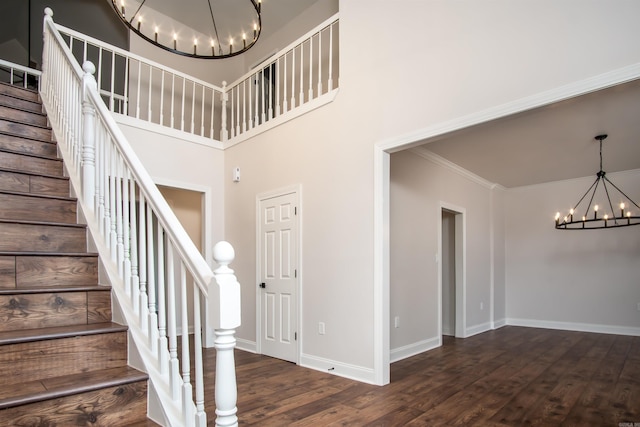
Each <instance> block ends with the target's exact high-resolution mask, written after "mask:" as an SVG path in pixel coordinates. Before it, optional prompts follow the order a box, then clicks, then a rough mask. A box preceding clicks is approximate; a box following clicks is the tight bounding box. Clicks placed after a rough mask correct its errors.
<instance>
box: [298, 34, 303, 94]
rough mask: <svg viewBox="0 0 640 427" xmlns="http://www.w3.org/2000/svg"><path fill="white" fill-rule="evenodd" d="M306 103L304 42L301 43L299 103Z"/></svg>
mask: <svg viewBox="0 0 640 427" xmlns="http://www.w3.org/2000/svg"><path fill="white" fill-rule="evenodd" d="M302 104H304V42H302V43H300V99H299V100H298V105H302Z"/></svg>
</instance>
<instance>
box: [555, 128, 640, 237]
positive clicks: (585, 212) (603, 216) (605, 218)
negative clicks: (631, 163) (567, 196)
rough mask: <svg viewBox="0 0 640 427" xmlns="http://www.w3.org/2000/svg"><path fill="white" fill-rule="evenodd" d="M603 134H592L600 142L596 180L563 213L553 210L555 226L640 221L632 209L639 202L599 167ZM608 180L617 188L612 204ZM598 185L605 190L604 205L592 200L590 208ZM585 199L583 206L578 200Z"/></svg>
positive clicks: (567, 227) (608, 225) (582, 226)
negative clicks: (571, 206)
mask: <svg viewBox="0 0 640 427" xmlns="http://www.w3.org/2000/svg"><path fill="white" fill-rule="evenodd" d="M606 138H607V135H598V136H596V137H595V139H596V140H597V141H598V142H599V143H600V170H599V171H598V173H597V174H596V180H595V182H594V183H593V184H591V187H589V189H588V190H587V191H586V193H584V195H583V196H582V197H581V198H580V200H579V201H578V203H576V204H575V206H574V207H573V208H571V209H570V210H569V213H568V214H567V215H565V216H562V215H560V212H558V213H556V229H558V230H594V229H600V228H615V227H628V226H631V225H638V224H640V216H639V215H638V214H635V213H634V212H633V209H634V208H633V207H634V206H635V208H636V209H638V210H640V206H638V204H637V203H636V202H634V201H633V200H632V199H631V198H630V197H629V196H627V195H626V194H625V193H624V192H623V191H622V190H621V189H620V188H618V187H617V186H616V185H615V184H614V183H613V182H611V181H610V180H609V178H607V174H606V172H605V171H604V170H602V141H604V140H605V139H606ZM600 184H602V185H600ZM607 184H610V186H611V187H613V189H615V190H616V191H617V193H614V197H618V199H619V200H616V205H615V208H614V205H613V203H612V202H611V193H612V192H613V189H611V192H610V191H609V190H610V188H609V187H608V186H607ZM599 188H602V191H601V192H600V194H602V193H604V195H605V196H606V197H605V200H606V204H605V206H601V205H598V204H593V208H592V207H591V206H592V203H594V199H595V201H596V203H599V199H596V198H595V196H596V192H597V191H598V189H599ZM587 196H589V197H587ZM599 197H602V196H599ZM587 199H588V200H589V201H588V203H585V204H584V206H586V207H584V209H583V208H582V207H581V203H582V202H583V201H584V200H587ZM600 200H601V199H600ZM614 200H615V198H614ZM600 203H601V202H600ZM608 209H610V211H608Z"/></svg>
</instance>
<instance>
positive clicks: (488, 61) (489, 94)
mask: <svg viewBox="0 0 640 427" xmlns="http://www.w3.org/2000/svg"><path fill="white" fill-rule="evenodd" d="M339 6H340V53H341V58H340V65H341V70H340V93H339V94H338V97H337V98H336V100H335V101H334V102H333V103H332V104H331V105H328V106H325V107H323V108H321V109H319V110H316V111H314V112H312V113H309V114H307V115H306V116H304V117H302V118H299V119H297V120H296V121H294V122H290V123H287V124H284V125H282V126H280V127H278V128H276V129H274V130H272V131H270V132H267V133H265V134H262V135H259V136H257V137H255V138H253V139H251V140H248V141H246V142H244V143H242V144H239V145H238V146H234V147H232V148H230V149H228V150H227V151H225V176H224V177H225V188H226V199H225V212H226V218H227V222H226V227H225V229H226V237H227V238H228V239H229V240H230V241H231V242H232V243H233V244H234V245H235V247H236V250H237V254H238V261H236V263H235V264H234V268H235V269H236V272H237V273H238V276H239V277H240V279H241V280H240V281H241V283H242V286H243V288H242V289H243V294H242V297H243V306H242V307H243V325H242V327H241V329H240V330H239V333H238V336H239V337H240V338H243V339H245V340H248V341H251V340H255V326H254V325H255V317H254V316H253V314H252V312H253V307H255V285H256V283H255V277H256V275H255V197H256V195H257V194H259V193H260V192H263V191H268V190H271V189H274V188H278V187H281V186H286V185H291V184H301V185H302V188H303V207H302V209H303V222H302V235H303V237H302V238H303V248H302V253H303V255H302V256H303V260H302V292H303V307H302V310H303V324H302V331H301V339H302V352H303V356H305V355H306V356H309V357H307V358H306V359H305V360H310V359H313V358H315V359H314V361H315V362H317V364H316V367H318V368H319V369H320V368H322V363H320V360H321V359H322V360H325V359H326V360H329V361H331V362H340V363H342V364H343V365H344V366H342V368H344V369H345V370H349V368H354V369H352V370H351V372H353V371H356V370H357V369H355V368H358V369H360V371H359V373H361V374H362V375H361V376H360V378H361V379H364V380H371V379H372V378H373V377H372V376H371V375H372V373H373V371H372V370H373V366H374V354H375V352H376V351H384V350H383V349H380V347H375V346H374V324H375V320H376V318H375V316H374V306H373V301H374V298H373V293H374V289H375V288H374V281H373V279H374V271H375V267H376V265H375V264H374V239H373V234H374V222H373V221H374V208H375V205H374V178H375V177H374V169H373V167H374V148H373V147H374V145H376V144H382V143H385V144H386V143H389V144H391V145H393V143H394V141H400V143H404V142H403V141H406V142H407V143H417V142H418V140H416V139H413V140H412V139H411V135H412V134H419V133H420V131H422V130H424V129H426V128H429V129H435V128H438V127H439V126H442V127H446V125H447V124H448V123H451V122H452V121H456V120H460V119H461V118H464V117H466V116H467V115H470V114H475V113H478V112H480V111H483V110H485V109H489V108H497V107H498V106H501V105H503V104H505V103H509V102H514V101H517V100H520V99H522V98H524V97H527V96H534V95H538V94H540V93H542V92H544V91H548V90H552V89H556V88H558V87H560V86H563V85H566V84H568V83H571V82H575V81H578V80H583V79H586V78H588V77H591V76H594V75H599V74H602V73H605V72H607V71H610V70H617V69H620V68H622V67H625V66H629V65H633V64H638V63H640V27H639V26H638V25H637V22H636V17H637V16H638V15H640V3H638V2H636V1H633V0H626V1H624V0H619V1H615V2H611V1H606V2H605V1H602V0H600V1H597V0H591V1H582V0H569V1H565V2H562V3H557V2H554V1H551V0H544V1H526V2H515V3H514V2H511V1H507V0H499V1H493V2H476V1H471V0H466V1H458V2H436V1H417V0H415V1H410V0H405V1H398V2H389V1H386V0H372V1H367V2H358V1H341V2H340V5H339ZM594 58H597V60H594ZM497 154H498V153H496V155H497ZM233 166H240V167H241V168H242V170H243V181H242V182H241V183H239V184H238V185H235V184H232V183H230V182H229V178H228V175H229V171H230V168H231V167H233ZM429 171H430V173H434V172H432V169H429ZM472 196H474V195H472ZM475 196H477V195H475ZM485 199H486V200H484V199H483V200H476V199H472V201H471V202H470V201H468V200H459V202H460V204H463V205H464V204H469V203H471V204H474V205H482V204H484V205H485V208H483V210H482V212H483V213H482V216H483V217H484V218H483V220H482V224H483V227H485V229H487V230H488V228H489V218H490V213H489V201H488V198H487V196H486V195H485ZM423 203H424V202H423ZM418 204H419V203H418ZM437 214H438V213H437V209H432V210H431V212H430V213H428V215H430V216H431V219H432V220H434V219H433V217H434V216H435V215H437ZM472 217H473V218H475V217H476V216H475V215H469V218H472ZM427 220H428V218H427ZM432 222H433V221H432ZM468 225H469V227H472V228H473V229H476V228H477V224H472V223H469V224H468ZM487 230H485V231H481V232H480V235H479V236H478V238H477V239H475V240H473V241H471V242H469V243H468V253H469V254H478V255H474V256H477V259H469V263H471V265H468V266H467V268H469V269H470V271H478V273H477V274H476V275H474V276H472V277H470V278H468V282H467V285H468V287H469V291H468V295H467V297H468V299H469V301H470V302H469V312H468V316H467V322H468V325H482V324H484V323H485V322H488V321H489V317H488V312H487V310H486V305H487V301H486V298H488V297H489V296H490V294H489V289H490V286H489V282H488V277H489V276H490V271H489V267H488V263H487V256H486V253H487V252H488V242H489V232H488V231H487ZM423 236H424V242H426V243H423V244H422V245H423V246H421V247H419V249H420V250H423V251H426V252H427V253H428V254H429V257H432V256H433V254H434V253H435V248H434V247H433V245H434V243H433V242H434V241H435V240H434V236H435V229H431V230H426V231H424V234H423ZM396 238H397V237H396ZM500 250H501V249H500V247H499V245H498V247H497V252H495V253H496V254H498V255H499V254H500ZM494 251H496V247H495V246H494ZM476 263H477V264H478V265H477V266H476V265H475V264H476ZM421 268H424V269H427V270H428V271H427V273H428V275H427V276H425V277H427V279H428V280H430V282H429V286H431V287H433V280H434V279H433V278H434V277H435V275H434V274H435V273H434V266H428V267H427V266H423V267H421ZM498 274H500V273H499V272H498ZM494 275H495V272H494ZM416 300H417V299H416ZM432 301H433V298H431V300H430V301H427V303H426V304H427V305H426V306H424V307H423V308H422V309H423V310H424V311H426V312H427V313H432V312H433V311H432V310H433V302H432ZM481 301H484V302H485V310H484V311H480V310H479V302H481ZM407 311H410V310H407ZM319 321H323V322H325V323H326V327H327V334H326V335H323V336H319V335H318V334H317V323H318V322H319ZM434 325H435V324H433V323H427V324H424V325H423V327H422V329H423V330H422V333H417V332H416V331H413V332H411V331H410V329H411V328H407V329H402V328H400V329H401V330H402V331H403V332H402V333H403V334H404V333H405V332H406V336H398V337H395V338H393V346H396V345H403V344H405V343H406V344H409V343H411V342H414V341H415V340H420V339H422V338H424V337H433V336H434V334H436V331H435V326H434ZM381 342H383V341H381ZM333 372H336V373H338V374H341V373H342V372H341V369H338V368H336V371H333Z"/></svg>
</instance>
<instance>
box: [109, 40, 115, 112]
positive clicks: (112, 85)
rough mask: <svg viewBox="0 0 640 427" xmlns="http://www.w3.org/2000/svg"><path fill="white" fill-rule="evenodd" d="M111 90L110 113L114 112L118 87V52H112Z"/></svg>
mask: <svg viewBox="0 0 640 427" xmlns="http://www.w3.org/2000/svg"><path fill="white" fill-rule="evenodd" d="M110 85H111V90H110V91H109V111H114V110H113V100H114V96H113V95H114V90H115V85H116V52H115V51H113V50H112V51H111V82H110Z"/></svg>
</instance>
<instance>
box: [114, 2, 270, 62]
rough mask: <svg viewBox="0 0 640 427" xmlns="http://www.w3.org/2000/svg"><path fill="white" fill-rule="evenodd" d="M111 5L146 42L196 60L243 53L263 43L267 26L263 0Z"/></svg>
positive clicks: (116, 3) (121, 3)
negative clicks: (262, 36)
mask: <svg viewBox="0 0 640 427" xmlns="http://www.w3.org/2000/svg"><path fill="white" fill-rule="evenodd" d="M111 4H112V6H113V8H114V10H115V11H116V13H117V15H118V16H119V17H120V20H121V21H122V22H123V23H124V24H125V25H126V26H127V27H129V29H130V30H131V31H133V32H134V33H136V34H137V35H139V36H140V37H142V38H143V39H144V40H146V41H147V42H149V43H151V44H153V45H155V46H157V47H159V48H162V49H164V50H167V51H169V52H172V53H176V54H179V55H184V56H188V57H191V58H203V59H221V58H229V57H232V56H236V55H240V54H241V53H243V52H246V51H247V50H249V49H250V48H251V47H252V46H253V45H254V44H255V43H256V42H257V41H258V37H260V30H261V27H262V21H261V7H262V0H190V1H185V0H182V1H177V0H111ZM216 18H218V19H217V20H216Z"/></svg>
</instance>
